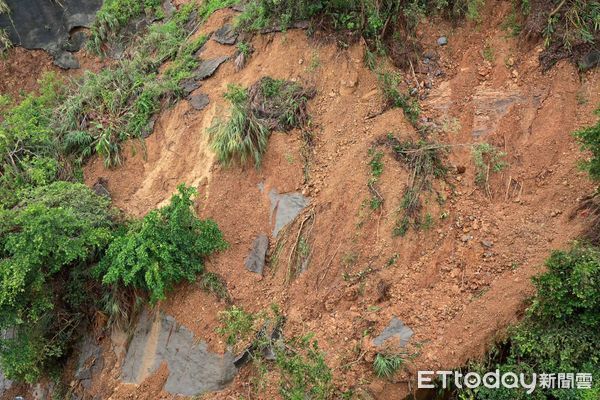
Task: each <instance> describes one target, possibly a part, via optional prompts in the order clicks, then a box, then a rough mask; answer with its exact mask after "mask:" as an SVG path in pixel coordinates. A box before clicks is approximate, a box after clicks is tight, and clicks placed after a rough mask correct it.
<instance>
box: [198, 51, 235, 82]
mask: <svg viewBox="0 0 600 400" xmlns="http://www.w3.org/2000/svg"><path fill="white" fill-rule="evenodd" d="M228 59H229V57H228V56H221V57H217V58H213V59H210V60H206V61H202V62H201V63H200V65H199V66H198V68H197V69H196V71H195V72H194V77H195V78H196V79H197V80H199V81H201V80H203V79H206V78H209V77H211V76H212V75H213V74H214V73H215V71H216V70H217V68H219V66H220V65H221V64H223V63H224V62H225V61H227V60H228Z"/></svg>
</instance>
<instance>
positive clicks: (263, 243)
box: [244, 233, 269, 275]
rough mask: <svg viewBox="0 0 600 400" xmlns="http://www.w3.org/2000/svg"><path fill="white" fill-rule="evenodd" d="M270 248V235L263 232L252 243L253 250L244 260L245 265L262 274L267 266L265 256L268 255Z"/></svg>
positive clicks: (248, 268) (249, 269)
mask: <svg viewBox="0 0 600 400" xmlns="http://www.w3.org/2000/svg"><path fill="white" fill-rule="evenodd" d="M268 249H269V237H268V236H267V235H266V234H264V233H261V234H260V235H258V237H257V238H256V239H254V243H252V250H250V254H249V255H248V257H247V258H246V261H245V262H244V266H245V267H246V269H247V270H248V271H251V272H256V273H257V274H260V275H262V273H263V270H264V268H265V257H266V256H267V250H268Z"/></svg>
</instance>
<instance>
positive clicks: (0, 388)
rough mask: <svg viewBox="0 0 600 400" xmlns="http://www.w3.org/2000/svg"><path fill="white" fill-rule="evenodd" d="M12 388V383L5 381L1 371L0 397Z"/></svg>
mask: <svg viewBox="0 0 600 400" xmlns="http://www.w3.org/2000/svg"><path fill="white" fill-rule="evenodd" d="M11 387H12V381H10V380H8V379H6V377H5V376H4V374H3V373H2V370H0V397H1V396H2V395H3V394H4V392H6V391H7V390H9V389H10V388H11Z"/></svg>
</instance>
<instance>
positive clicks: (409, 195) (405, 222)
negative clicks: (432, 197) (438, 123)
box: [375, 134, 448, 236]
mask: <svg viewBox="0 0 600 400" xmlns="http://www.w3.org/2000/svg"><path fill="white" fill-rule="evenodd" d="M375 146H385V147H388V148H390V149H391V150H392V155H393V157H394V159H396V160H397V161H398V162H400V163H402V164H403V165H405V166H406V167H407V168H408V170H409V177H408V182H407V183H406V187H405V189H404V194H403V196H402V202H401V204H400V209H401V213H402V215H401V217H400V218H399V219H398V221H397V222H396V227H395V228H394V232H393V233H394V235H396V236H404V235H405V234H406V233H407V232H408V229H409V228H410V227H411V226H412V227H413V228H414V229H416V230H418V229H420V228H421V226H422V224H423V222H422V216H421V209H422V203H421V193H422V192H423V191H425V190H432V179H436V178H444V177H445V175H446V170H447V169H446V167H445V166H444V164H443V162H442V156H443V151H444V150H445V149H446V148H447V147H448V146H445V145H442V144H436V143H431V142H427V141H424V140H420V141H413V140H411V139H407V140H404V141H402V140H400V139H398V138H396V137H395V136H394V135H392V134H388V135H386V136H385V137H383V138H381V139H379V140H377V141H376V142H375Z"/></svg>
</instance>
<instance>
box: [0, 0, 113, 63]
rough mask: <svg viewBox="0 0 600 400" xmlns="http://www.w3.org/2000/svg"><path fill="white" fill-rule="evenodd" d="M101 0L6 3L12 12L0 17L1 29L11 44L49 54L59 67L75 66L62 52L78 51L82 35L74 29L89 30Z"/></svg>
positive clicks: (82, 38) (11, 0) (24, 0)
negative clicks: (4, 31)
mask: <svg viewBox="0 0 600 400" xmlns="http://www.w3.org/2000/svg"><path fill="white" fill-rule="evenodd" d="M102 2H103V0H62V1H60V2H58V1H48V0H6V4H7V5H8V7H9V8H10V10H11V12H10V14H8V15H0V27H1V28H3V29H5V30H6V32H7V33H8V36H9V38H10V40H11V41H12V43H13V44H14V45H16V46H22V47H25V48H26V49H42V50H46V51H47V52H49V53H50V54H51V55H52V56H53V57H54V58H55V60H57V61H58V62H56V64H57V65H58V66H59V67H61V68H74V67H78V66H79V63H78V62H76V61H77V60H74V61H75V62H74V61H73V60H72V59H71V58H73V57H72V56H71V58H69V56H68V55H65V54H64V53H65V52H73V51H77V50H79V49H80V48H81V46H82V45H83V41H84V39H85V37H84V35H85V34H84V33H83V32H81V31H77V28H81V27H84V28H89V27H90V26H91V25H92V23H93V22H94V19H95V18H96V12H97V11H98V9H100V7H101V6H102Z"/></svg>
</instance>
